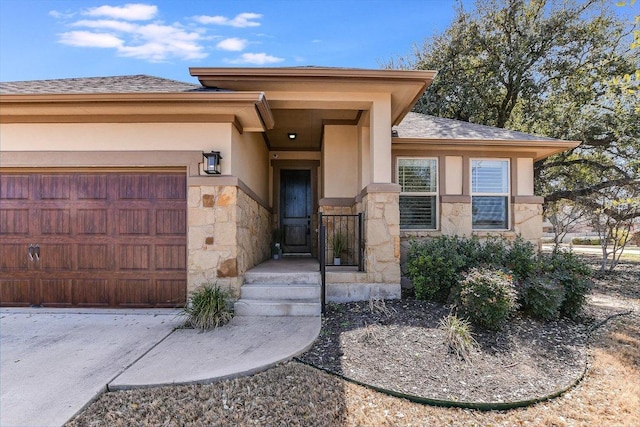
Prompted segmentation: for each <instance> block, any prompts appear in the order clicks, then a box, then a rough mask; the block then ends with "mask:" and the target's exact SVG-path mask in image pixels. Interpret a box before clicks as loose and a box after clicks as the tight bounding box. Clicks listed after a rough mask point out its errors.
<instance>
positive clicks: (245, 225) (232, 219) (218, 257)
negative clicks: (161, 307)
mask: <svg viewBox="0 0 640 427" xmlns="http://www.w3.org/2000/svg"><path fill="white" fill-rule="evenodd" d="M188 218H189V219H188V226H189V227H188V235H187V238H188V255H187V256H188V266H187V283H188V284H187V288H188V291H192V290H194V289H195V288H197V287H198V286H200V285H202V284H205V283H216V284H218V285H219V286H221V287H226V288H228V289H229V290H231V291H232V293H233V295H234V296H235V297H237V296H238V295H239V292H240V286H241V285H242V280H243V278H242V276H243V275H244V273H245V272H246V270H247V269H249V268H251V267H253V266H254V265H256V264H258V263H260V262H262V261H264V260H265V259H266V258H267V257H268V256H269V243H270V234H271V224H270V218H271V214H270V212H269V211H268V210H267V209H266V208H264V207H263V206H262V205H260V204H259V203H257V202H256V201H255V200H254V199H253V198H251V197H250V196H249V195H247V194H246V193H245V192H244V191H243V190H242V189H240V188H239V187H238V186H235V185H211V186H209V185H193V186H189V192H188Z"/></svg>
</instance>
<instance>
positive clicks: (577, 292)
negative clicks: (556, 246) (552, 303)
mask: <svg viewBox="0 0 640 427" xmlns="http://www.w3.org/2000/svg"><path fill="white" fill-rule="evenodd" d="M540 266H541V269H542V270H543V272H547V273H548V274H549V275H550V278H552V279H553V280H556V281H557V282H558V284H560V285H561V286H562V287H563V288H564V291H565V297H564V301H563V302H562V306H561V307H560V313H561V314H562V315H563V316H567V317H570V318H575V317H576V316H578V315H579V314H580V312H581V311H582V308H583V307H584V304H585V302H586V301H587V295H588V294H589V292H590V291H591V288H593V282H592V281H591V268H590V267H589V265H588V264H587V263H585V262H584V260H583V259H582V258H581V257H580V256H578V255H576V254H575V253H573V252H570V251H556V252H554V253H552V254H549V255H547V254H544V255H541V256H540Z"/></svg>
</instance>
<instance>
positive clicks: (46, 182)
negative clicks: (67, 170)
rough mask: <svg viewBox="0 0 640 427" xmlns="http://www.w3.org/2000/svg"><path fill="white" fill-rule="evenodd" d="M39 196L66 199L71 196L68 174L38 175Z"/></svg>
mask: <svg viewBox="0 0 640 427" xmlns="http://www.w3.org/2000/svg"><path fill="white" fill-rule="evenodd" d="M39 188H40V198H41V199H44V200H66V199H69V198H70V196H71V176H70V175H42V176H40V185H39Z"/></svg>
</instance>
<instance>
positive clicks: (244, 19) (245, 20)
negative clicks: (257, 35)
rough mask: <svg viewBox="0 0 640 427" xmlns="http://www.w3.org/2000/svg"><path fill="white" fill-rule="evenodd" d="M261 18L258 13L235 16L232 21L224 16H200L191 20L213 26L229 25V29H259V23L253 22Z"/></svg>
mask: <svg viewBox="0 0 640 427" xmlns="http://www.w3.org/2000/svg"><path fill="white" fill-rule="evenodd" d="M260 18H262V15H261V14H259V13H250V12H244V13H239V14H237V15H236V16H235V17H234V18H233V19H229V18H227V17H226V16H220V15H216V16H207V15H200V16H194V17H193V19H194V20H195V21H196V22H199V23H201V24H205V25H207V24H215V25H229V26H231V27H237V28H246V27H259V26H260V23H259V22H255V20H256V19H260Z"/></svg>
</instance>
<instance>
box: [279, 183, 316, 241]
mask: <svg viewBox="0 0 640 427" xmlns="http://www.w3.org/2000/svg"><path fill="white" fill-rule="evenodd" d="M311 209H312V206H311V171H309V170H281V171H280V224H281V226H282V231H283V248H282V249H283V251H284V252H286V253H309V252H311Z"/></svg>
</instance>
